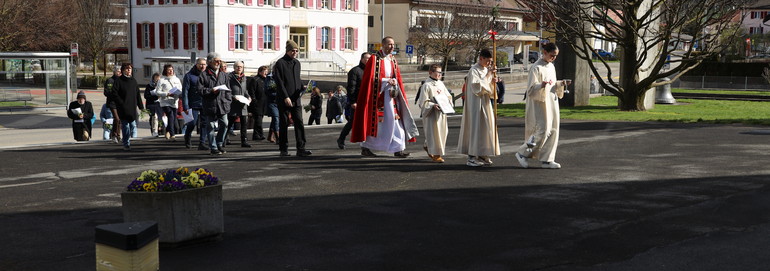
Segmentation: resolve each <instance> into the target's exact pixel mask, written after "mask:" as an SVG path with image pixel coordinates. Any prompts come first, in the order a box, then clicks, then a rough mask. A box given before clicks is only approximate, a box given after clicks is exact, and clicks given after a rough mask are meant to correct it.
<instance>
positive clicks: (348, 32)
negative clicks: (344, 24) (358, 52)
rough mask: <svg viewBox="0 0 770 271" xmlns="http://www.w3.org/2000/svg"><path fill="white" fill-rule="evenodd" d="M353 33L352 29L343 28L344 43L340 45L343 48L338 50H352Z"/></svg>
mask: <svg viewBox="0 0 770 271" xmlns="http://www.w3.org/2000/svg"><path fill="white" fill-rule="evenodd" d="M353 32H354V31H353V28H352V27H348V28H345V33H343V37H344V41H345V42H344V43H343V44H342V46H343V47H342V48H340V49H343V50H344V49H351V50H352V49H353V38H354V37H355V36H354V33H353Z"/></svg>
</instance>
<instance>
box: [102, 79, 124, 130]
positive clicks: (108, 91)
mask: <svg viewBox="0 0 770 271" xmlns="http://www.w3.org/2000/svg"><path fill="white" fill-rule="evenodd" d="M120 75H121V73H120V66H118V65H115V68H114V70H113V71H112V77H110V78H107V80H106V81H104V97H107V100H106V102H105V103H106V104H107V107H108V108H109V109H110V111H112V115H113V116H114V117H113V120H112V131H111V132H110V137H112V142H115V143H118V142H120V117H119V116H118V109H117V107H115V101H113V100H112V97H114V93H112V91H113V90H114V88H113V86H114V85H115V80H118V78H120Z"/></svg>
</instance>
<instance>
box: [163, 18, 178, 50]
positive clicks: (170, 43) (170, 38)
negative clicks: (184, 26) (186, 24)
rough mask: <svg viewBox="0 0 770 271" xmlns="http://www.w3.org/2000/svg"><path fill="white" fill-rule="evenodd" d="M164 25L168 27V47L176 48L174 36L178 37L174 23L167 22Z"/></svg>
mask: <svg viewBox="0 0 770 271" xmlns="http://www.w3.org/2000/svg"><path fill="white" fill-rule="evenodd" d="M164 27H165V28H166V48H174V37H176V33H174V25H173V24H165V25H164ZM174 49H176V48H174Z"/></svg>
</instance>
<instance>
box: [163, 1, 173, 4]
mask: <svg viewBox="0 0 770 271" xmlns="http://www.w3.org/2000/svg"><path fill="white" fill-rule="evenodd" d="M163 3H164V4H166V5H171V4H172V3H171V0H163Z"/></svg>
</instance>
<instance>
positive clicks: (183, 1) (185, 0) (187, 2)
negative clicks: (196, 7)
mask: <svg viewBox="0 0 770 271" xmlns="http://www.w3.org/2000/svg"><path fill="white" fill-rule="evenodd" d="M189 3H190V1H189V0H182V4H189Z"/></svg>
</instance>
